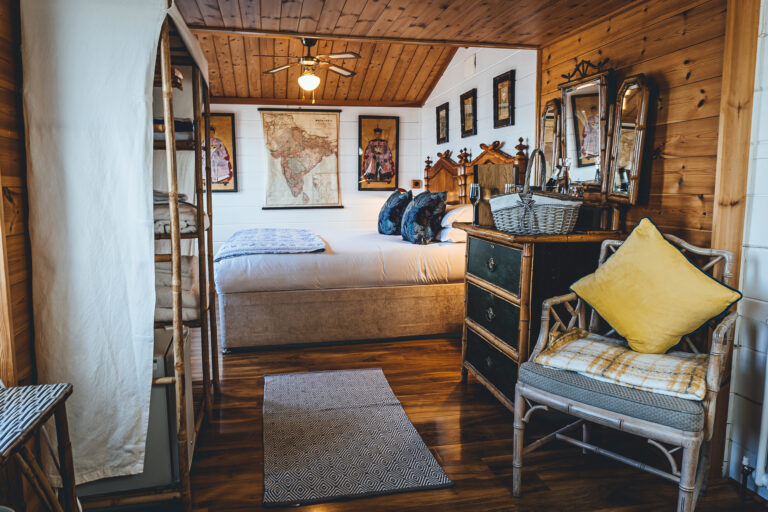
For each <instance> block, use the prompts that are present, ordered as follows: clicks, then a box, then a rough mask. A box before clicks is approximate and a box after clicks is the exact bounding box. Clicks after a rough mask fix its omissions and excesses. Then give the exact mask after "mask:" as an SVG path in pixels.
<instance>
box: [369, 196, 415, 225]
mask: <svg viewBox="0 0 768 512" xmlns="http://www.w3.org/2000/svg"><path fill="white" fill-rule="evenodd" d="M412 199H413V192H411V191H410V190H409V191H408V192H406V191H404V190H403V189H398V190H395V191H394V192H392V194H390V196H389V197H388V198H387V200H386V201H385V202H384V205H383V206H382V207H381V210H380V211H379V222H378V227H379V233H381V234H382V235H399V234H400V225H401V224H402V223H403V213H405V208H406V207H407V206H408V204H410V202H411V200H412Z"/></svg>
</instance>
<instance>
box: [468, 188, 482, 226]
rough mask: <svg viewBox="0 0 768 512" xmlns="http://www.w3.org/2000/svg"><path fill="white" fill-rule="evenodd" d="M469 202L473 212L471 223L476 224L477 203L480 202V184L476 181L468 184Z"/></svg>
mask: <svg viewBox="0 0 768 512" xmlns="http://www.w3.org/2000/svg"><path fill="white" fill-rule="evenodd" d="M469 202H470V203H472V208H473V212H474V214H473V215H472V224H474V225H475V226H477V224H478V215H477V203H479V202H480V185H479V184H477V183H472V184H470V185H469Z"/></svg>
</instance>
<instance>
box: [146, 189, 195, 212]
mask: <svg viewBox="0 0 768 512" xmlns="http://www.w3.org/2000/svg"><path fill="white" fill-rule="evenodd" d="M152 199H153V201H154V203H155V204H168V192H166V191H164V190H153V191H152ZM188 199H189V197H188V196H187V194H179V201H182V202H183V201H187V200H188ZM192 206H193V208H194V205H192Z"/></svg>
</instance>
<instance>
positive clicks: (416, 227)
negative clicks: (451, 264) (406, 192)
mask: <svg viewBox="0 0 768 512" xmlns="http://www.w3.org/2000/svg"><path fill="white" fill-rule="evenodd" d="M445 197H446V194H445V192H438V193H432V192H422V193H421V194H419V195H417V196H416V197H414V198H413V201H411V202H410V204H409V205H408V207H407V208H406V209H405V213H403V225H402V226H401V228H400V232H401V233H402V235H403V239H404V240H408V241H409V242H411V243H414V244H422V245H423V244H428V243H429V242H431V241H432V240H434V239H435V237H436V236H437V234H438V233H439V232H440V228H441V226H440V221H441V220H442V219H443V215H444V214H445Z"/></svg>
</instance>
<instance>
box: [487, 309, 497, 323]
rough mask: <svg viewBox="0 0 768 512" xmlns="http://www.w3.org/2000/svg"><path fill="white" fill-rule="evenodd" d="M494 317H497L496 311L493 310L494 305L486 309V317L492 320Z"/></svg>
mask: <svg viewBox="0 0 768 512" xmlns="http://www.w3.org/2000/svg"><path fill="white" fill-rule="evenodd" d="M494 318H496V313H494V312H493V308H492V307H489V308H488V309H486V310H485V319H486V320H488V321H489V322H492V321H493V319H494Z"/></svg>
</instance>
